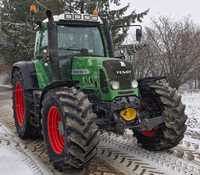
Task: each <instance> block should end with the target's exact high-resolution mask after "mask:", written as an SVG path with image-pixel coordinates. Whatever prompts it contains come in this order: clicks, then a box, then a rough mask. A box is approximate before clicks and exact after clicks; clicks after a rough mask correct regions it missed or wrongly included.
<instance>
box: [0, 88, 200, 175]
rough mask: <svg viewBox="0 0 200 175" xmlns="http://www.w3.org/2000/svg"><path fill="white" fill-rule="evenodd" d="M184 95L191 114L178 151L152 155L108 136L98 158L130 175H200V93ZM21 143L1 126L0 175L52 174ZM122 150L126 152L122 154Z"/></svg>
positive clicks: (132, 144) (0, 95) (119, 139)
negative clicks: (100, 157)
mask: <svg viewBox="0 0 200 175" xmlns="http://www.w3.org/2000/svg"><path fill="white" fill-rule="evenodd" d="M5 88H6V87H5ZM5 96H7V94H5V93H4V92H3V93H2V92H0V98H3V97H5ZM9 96H10V94H9ZM182 96H183V98H182V101H183V103H184V104H185V105H186V114H187V115H188V121H187V125H188V129H187V132H186V134H185V137H184V139H183V141H182V142H181V143H180V145H178V146H177V147H176V148H174V149H172V150H170V151H169V152H163V153H152V152H148V151H145V150H143V149H142V148H141V147H139V146H138V145H137V144H136V142H135V141H134V139H133V140H132V139H129V138H128V139H127V138H123V137H118V136H115V135H113V136H107V135H105V136H102V143H101V144H100V146H99V151H100V153H99V155H100V156H102V157H103V159H104V160H105V161H108V163H110V164H112V165H113V166H114V167H118V168H119V169H121V170H122V169H123V170H126V171H124V172H127V173H126V174H127V175H129V174H130V175H133V169H135V170H134V175H135V174H142V175H146V174H148V175H149V174H151V173H152V174H153V175H155V174H162V172H164V173H163V174H167V175H172V174H174V175H200V92H195V93H192V92H188V93H183V94H182ZM2 104H4V102H2V101H0V110H1V111H0V112H1V113H0V115H1V114H2V115H4V112H5V111H6V108H8V105H9V104H7V105H4V106H2ZM9 106H10V105H9ZM9 108H10V107H9ZM18 141H19V139H18V138H16V136H14V134H13V133H12V132H10V131H9V130H8V129H7V128H5V127H4V126H3V125H2V123H0V175H13V174H14V175H21V174H24V175H40V174H48V175H50V174H52V173H51V172H50V171H49V170H48V167H45V165H44V164H43V163H42V162H40V160H38V159H37V157H34V155H31V154H30V153H29V152H28V151H27V150H25V149H24V148H23V145H18ZM109 147H110V148H109ZM111 150H112V152H111ZM118 150H119V152H118ZM121 151H124V153H123V154H121V153H120V152H121ZM137 167H139V168H137ZM144 167H147V168H144ZM148 167H149V168H148ZM152 167H154V168H155V169H153V168H152Z"/></svg>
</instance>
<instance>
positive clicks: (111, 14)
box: [66, 0, 149, 46]
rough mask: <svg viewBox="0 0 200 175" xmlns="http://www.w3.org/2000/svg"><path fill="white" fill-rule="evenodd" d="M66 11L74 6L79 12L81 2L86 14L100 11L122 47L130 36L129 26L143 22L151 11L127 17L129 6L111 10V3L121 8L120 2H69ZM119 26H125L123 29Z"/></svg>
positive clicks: (71, 0) (117, 43)
mask: <svg viewBox="0 0 200 175" xmlns="http://www.w3.org/2000/svg"><path fill="white" fill-rule="evenodd" d="M66 2H67V4H66V6H67V7H66V9H68V8H70V5H74V6H73V7H75V8H73V10H79V11H80V8H81V2H85V7H86V8H85V9H86V12H88V13H90V14H92V12H93V11H94V10H95V9H97V10H98V11H99V16H100V17H101V18H102V19H105V18H106V21H109V23H110V26H111V28H112V38H113V43H114V45H115V46H118V45H121V44H122V43H123V41H124V40H125V38H126V37H127V35H128V30H129V27H128V26H129V25H130V24H133V23H135V22H142V19H143V17H144V16H145V15H147V13H148V11H149V10H146V11H144V12H142V13H136V11H132V12H131V13H130V14H128V15H126V12H127V10H128V9H129V7H130V6H129V4H127V5H126V6H124V7H122V8H119V9H117V10H110V3H114V4H115V5H117V6H120V5H121V4H120V0H110V1H109V0H84V1H83V0H79V1H77V0H75V1H73V0H67V1H66ZM117 26H124V27H122V28H121V29H120V28H119V27H117Z"/></svg>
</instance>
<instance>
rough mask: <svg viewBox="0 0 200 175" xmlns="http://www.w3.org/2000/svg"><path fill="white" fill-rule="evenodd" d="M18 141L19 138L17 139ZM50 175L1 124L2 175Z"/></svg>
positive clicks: (0, 168) (0, 174) (0, 171)
mask: <svg viewBox="0 0 200 175" xmlns="http://www.w3.org/2000/svg"><path fill="white" fill-rule="evenodd" d="M17 139H18V138H17ZM22 174H24V175H47V174H48V175H50V174H52V173H50V172H49V170H46V169H45V168H44V166H43V165H42V164H41V163H40V162H38V160H36V159H35V158H34V156H31V155H30V154H29V153H28V152H27V151H25V150H23V149H22V148H21V147H20V145H18V144H17V142H16V139H15V138H14V135H13V134H12V133H11V132H10V131H9V130H8V129H7V128H5V127H4V126H3V125H2V124H0V175H22Z"/></svg>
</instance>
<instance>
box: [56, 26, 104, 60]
mask: <svg viewBox="0 0 200 175" xmlns="http://www.w3.org/2000/svg"><path fill="white" fill-rule="evenodd" d="M58 49H59V52H58V53H59V56H64V55H71V54H76V53H82V52H83V53H85V54H87V55H91V56H93V55H94V56H105V53H104V46H103V42H102V38H101V34H100V31H99V29H98V28H97V27H83V26H81V27H78V26H75V27H74V26H58Z"/></svg>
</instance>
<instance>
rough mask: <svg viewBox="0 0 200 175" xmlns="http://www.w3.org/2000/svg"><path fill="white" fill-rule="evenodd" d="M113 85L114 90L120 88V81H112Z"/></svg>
mask: <svg viewBox="0 0 200 175" xmlns="http://www.w3.org/2000/svg"><path fill="white" fill-rule="evenodd" d="M111 86H112V88H113V89H114V90H117V89H119V82H118V81H111Z"/></svg>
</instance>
